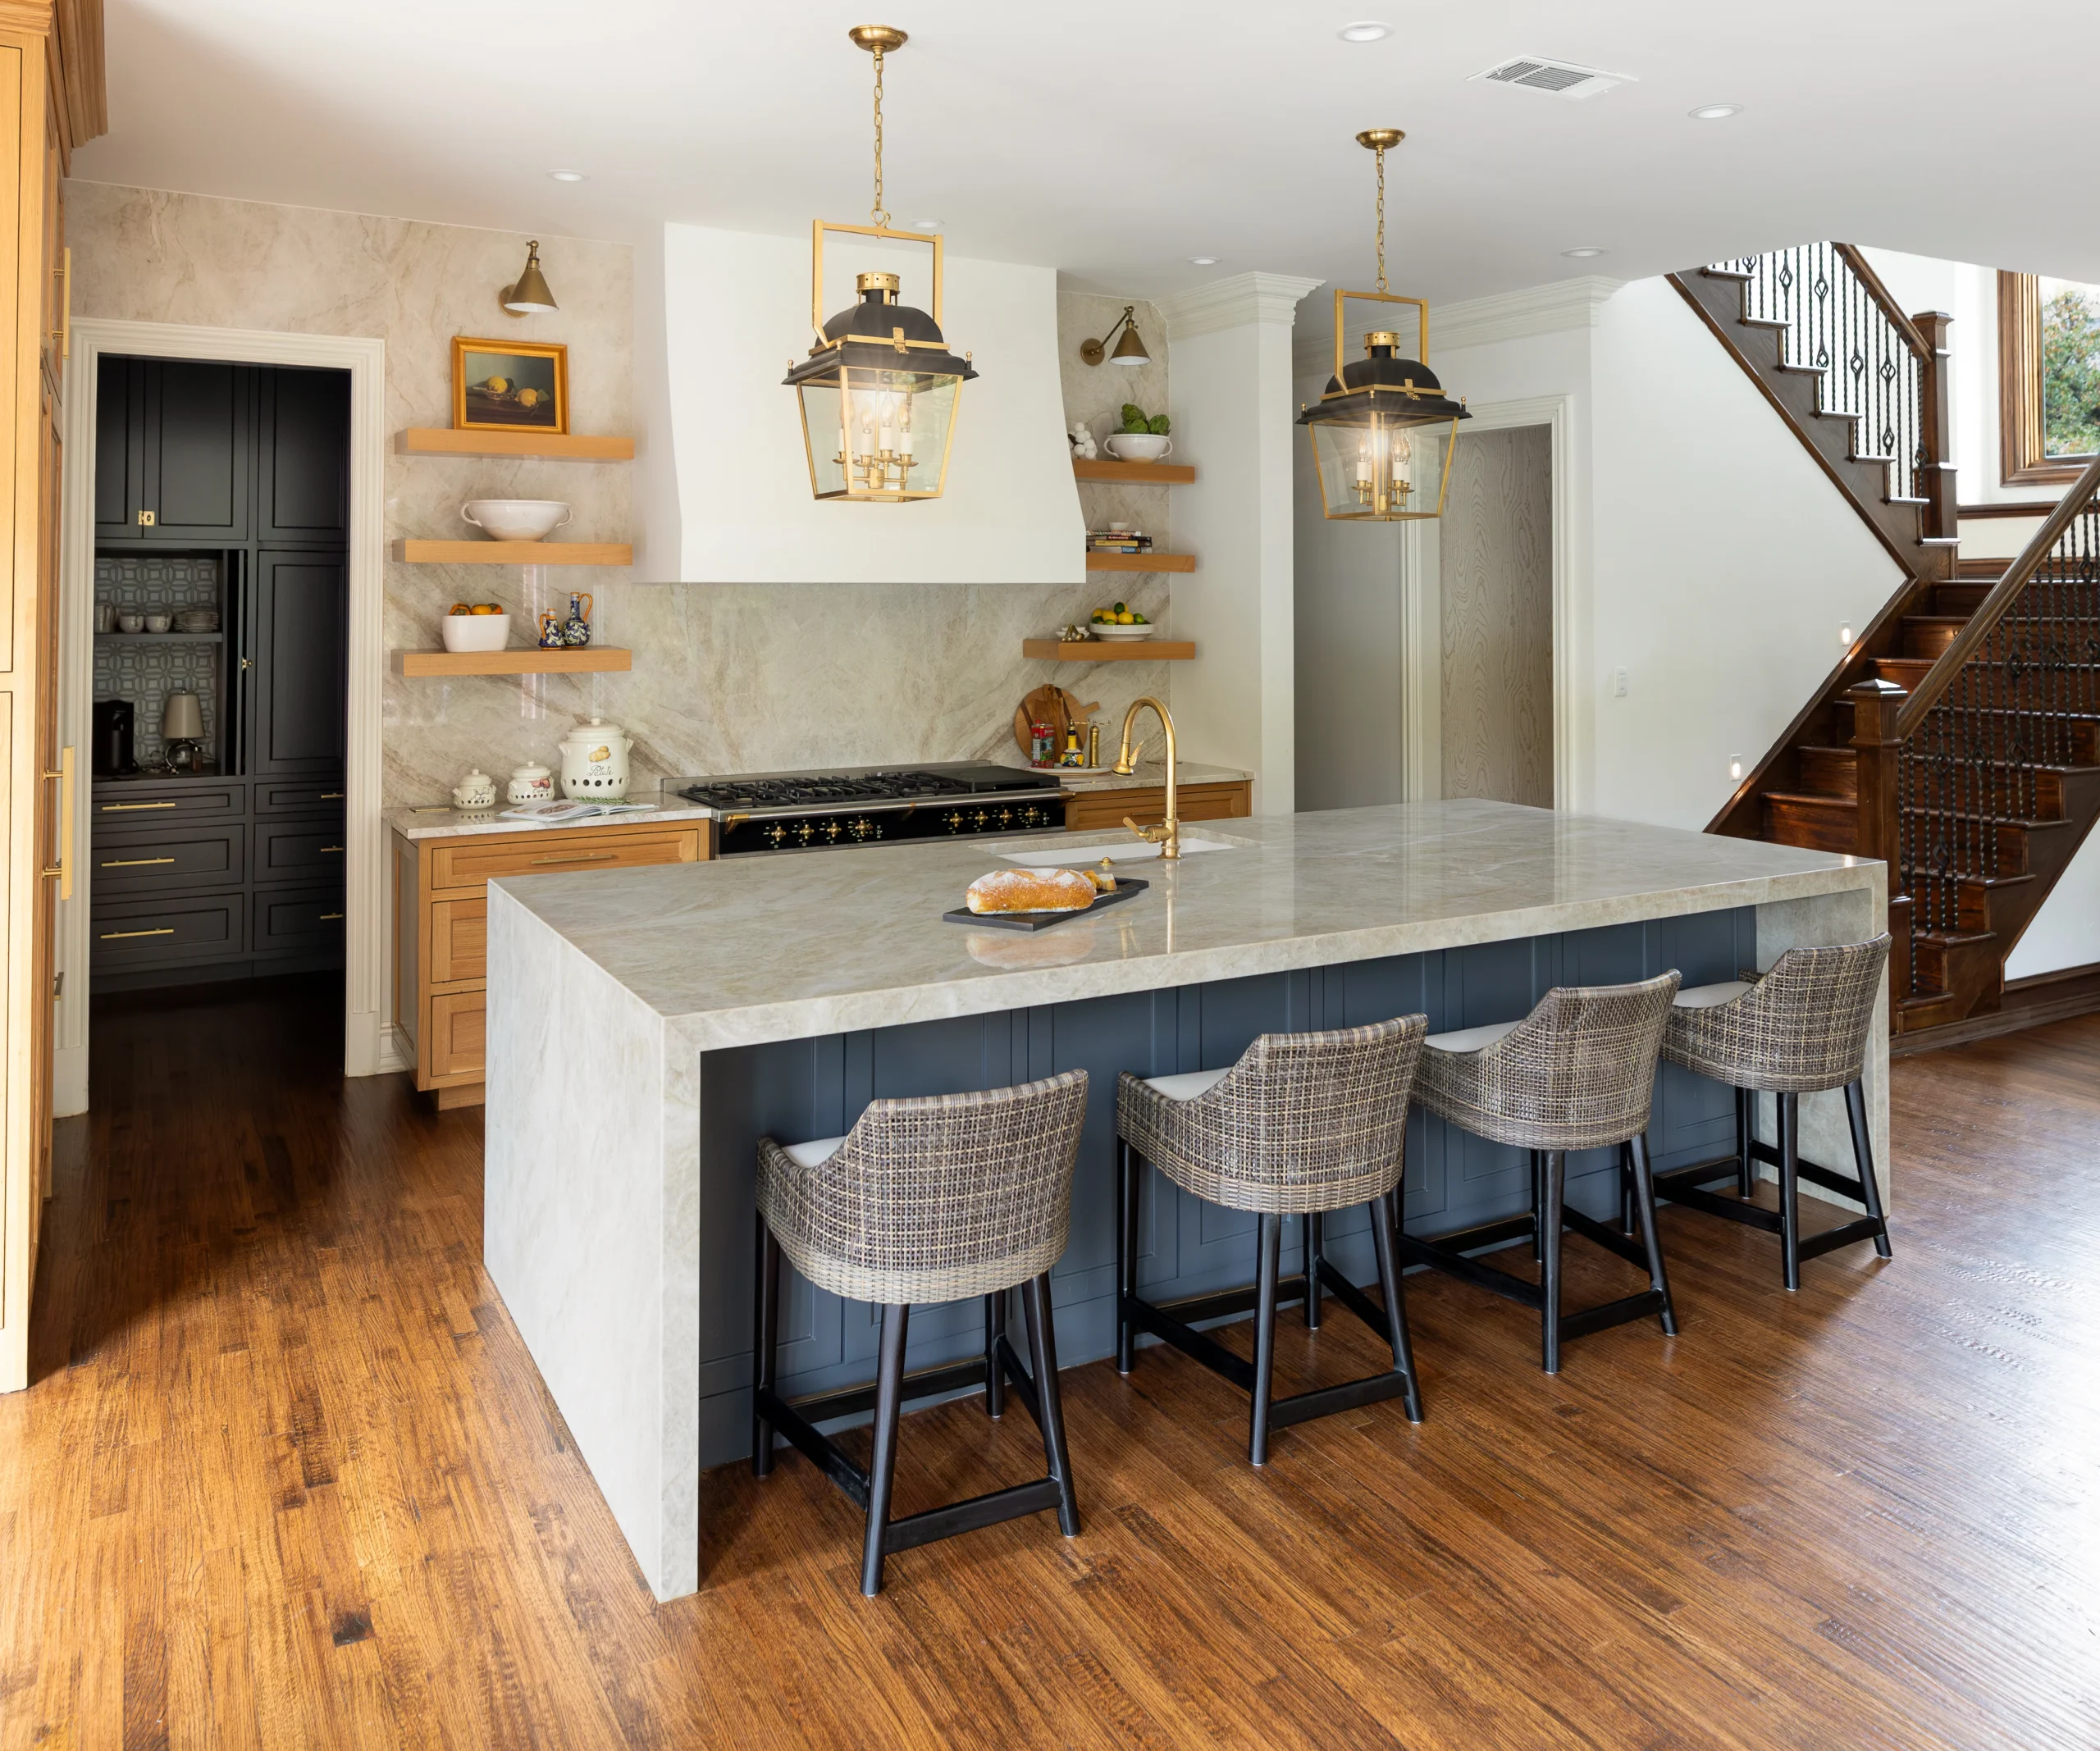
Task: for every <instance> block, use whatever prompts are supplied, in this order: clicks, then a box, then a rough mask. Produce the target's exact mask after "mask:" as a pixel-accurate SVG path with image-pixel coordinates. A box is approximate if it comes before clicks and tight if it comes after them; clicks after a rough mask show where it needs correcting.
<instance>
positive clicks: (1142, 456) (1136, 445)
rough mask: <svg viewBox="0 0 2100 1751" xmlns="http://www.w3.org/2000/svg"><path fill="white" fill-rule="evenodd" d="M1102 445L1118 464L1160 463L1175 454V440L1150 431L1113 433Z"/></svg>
mask: <svg viewBox="0 0 2100 1751" xmlns="http://www.w3.org/2000/svg"><path fill="white" fill-rule="evenodd" d="M1102 445H1103V448H1104V449H1106V450H1107V452H1108V454H1110V455H1112V456H1113V457H1114V458H1116V461H1118V462H1160V461H1163V460H1164V459H1165V458H1167V457H1169V456H1171V455H1172V454H1174V440H1173V439H1171V438H1166V437H1161V436H1159V435H1157V434H1155V433H1153V432H1149V431H1112V432H1111V433H1109V435H1107V437H1106V438H1104V439H1103V440H1102Z"/></svg>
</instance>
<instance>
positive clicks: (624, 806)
mask: <svg viewBox="0 0 2100 1751" xmlns="http://www.w3.org/2000/svg"><path fill="white" fill-rule="evenodd" d="M655 806H656V805H655V804H654V803H627V802H620V803H614V802H604V803H594V802H591V801H588V800H578V799H576V798H573V797H570V798H566V799H564V800H559V801H555V802H548V803H520V804H519V805H518V806H517V807H516V808H515V809H504V811H503V818H504V819H505V820H506V821H537V822H539V823H541V825H542V826H543V827H559V826H560V825H561V824H562V823H564V822H566V821H582V820H587V819H589V818H590V817H591V816H592V815H594V814H646V812H647V811H648V810H650V809H654V808H655Z"/></svg>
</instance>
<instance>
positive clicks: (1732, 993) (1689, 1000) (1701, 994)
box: [1674, 979, 1750, 1010]
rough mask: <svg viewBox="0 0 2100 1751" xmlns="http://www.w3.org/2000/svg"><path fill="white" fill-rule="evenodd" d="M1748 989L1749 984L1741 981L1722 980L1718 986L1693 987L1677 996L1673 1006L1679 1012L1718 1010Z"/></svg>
mask: <svg viewBox="0 0 2100 1751" xmlns="http://www.w3.org/2000/svg"><path fill="white" fill-rule="evenodd" d="M1749 989H1750V986H1749V984H1748V983H1746V981H1744V980H1742V979H1723V980H1722V981H1721V983H1719V984H1718V985H1694V986H1692V987H1691V988H1690V989H1688V990H1686V991H1681V992H1678V994H1677V999H1676V1002H1675V1005H1674V1006H1675V1007H1676V1008H1678V1009H1681V1010H1711V1009H1718V1008H1719V1007H1720V1005H1723V1003H1733V1002H1734V1001H1736V999H1737V998H1738V997H1740V996H1742V994H1743V993H1744V992H1746V991H1748V990H1749Z"/></svg>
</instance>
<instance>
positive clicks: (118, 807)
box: [102, 803, 175, 814]
mask: <svg viewBox="0 0 2100 1751" xmlns="http://www.w3.org/2000/svg"><path fill="white" fill-rule="evenodd" d="M174 806H175V805H174V804H173V803H104V804H103V805H102V812H103V814H122V813H124V811H125V810H126V809H172V808H173V807H174Z"/></svg>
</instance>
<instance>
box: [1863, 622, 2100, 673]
mask: <svg viewBox="0 0 2100 1751" xmlns="http://www.w3.org/2000/svg"><path fill="white" fill-rule="evenodd" d="M2094 624H2096V622H2085V623H2084V624H2073V625H2070V626H2066V624H2065V623H2064V622H2062V621H2061V620H2060V619H2057V618H2053V617H2048V618H2045V617H2043V616H2039V615H2034V616H2029V615H2013V614H2008V615H2007V616H2006V618H2004V619H2002V620H2001V621H2000V622H1998V632H1997V642H1996V644H1995V645H1994V646H1993V651H1992V655H1993V658H1994V659H2002V658H2003V657H2005V656H2006V655H2009V654H2017V655H2019V656H2020V657H2021V658H2023V659H2025V660H2027V661H2029V662H2030V663H2031V662H2034V661H2036V660H2038V659H2049V660H2069V661H2071V662H2075V663H2089V662H2092V661H2093V660H2094V659H2096V657H2100V648H2096V637H2100V635H2096V634H2095V632H2093V630H2092V627H2093V625H2094ZM1960 630H1961V628H1960V627H1957V626H1953V625H1951V624H1949V623H1948V621H1947V618H1945V617H1943V616H1935V617H1933V618H1930V619H1925V620H1924V621H1923V623H1922V624H1921V623H1920V618H1906V620H1905V622H1904V624H1903V645H1902V649H1901V651H1899V652H1897V656H1898V657H1899V658H1911V657H1922V658H1924V659H1925V660H1926V661H1928V662H1929V661H1931V660H1932V659H1934V658H1936V657H1938V655H1939V654H1940V653H1941V652H1942V651H1943V650H1946V649H1947V646H1948V645H1951V644H1952V643H1953V642H1954V639H1955V635H1956V633H1957V632H1959V631H1960Z"/></svg>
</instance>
